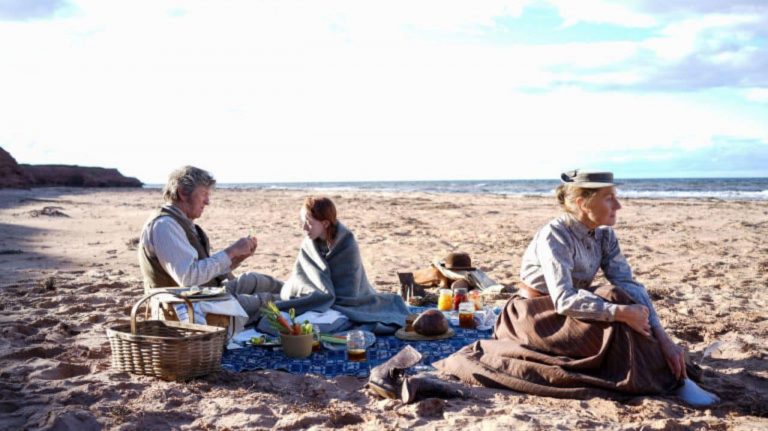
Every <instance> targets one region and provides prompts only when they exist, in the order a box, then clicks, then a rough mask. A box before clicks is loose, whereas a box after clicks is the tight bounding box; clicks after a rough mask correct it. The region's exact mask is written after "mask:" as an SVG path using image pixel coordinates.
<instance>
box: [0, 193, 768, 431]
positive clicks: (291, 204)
mask: <svg viewBox="0 0 768 431" xmlns="http://www.w3.org/2000/svg"><path fill="white" fill-rule="evenodd" d="M307 194H308V193H307V192H302V191H284V190H232V189H227V190H224V189H221V190H216V191H215V192H214V194H213V197H212V205H211V206H210V207H208V208H207V209H206V211H205V213H204V215H203V217H202V218H201V219H200V220H198V223H199V224H200V225H201V226H203V227H204V228H205V229H206V231H207V232H208V234H209V236H210V239H211V242H212V245H213V248H214V249H216V250H218V249H221V248H222V247H224V246H226V245H228V244H229V243H230V242H231V241H232V240H234V239H236V238H238V237H240V236H244V235H246V234H248V233H249V231H250V230H253V232H254V233H255V234H256V235H257V236H258V239H259V248H258V250H257V252H256V254H255V255H254V256H253V257H252V258H250V259H249V260H247V261H245V262H244V264H243V265H242V266H241V267H240V268H238V270H236V273H238V274H239V273H241V272H243V271H257V272H263V273H267V274H271V275H274V276H276V277H278V278H281V279H285V278H286V277H287V276H288V275H289V273H290V270H291V267H292V265H293V263H294V260H295V258H296V253H297V250H298V247H299V244H300V241H301V237H302V232H301V231H300V228H299V224H298V211H299V207H300V205H301V202H302V200H303V198H304V196H306V195H307ZM330 197H331V198H332V199H333V200H334V201H335V203H336V205H337V207H338V210H339V218H340V220H341V221H342V222H344V223H345V224H346V225H347V226H348V227H349V228H350V229H351V230H352V231H353V232H354V233H355V234H356V236H357V238H358V240H359V243H360V247H361V251H362V255H363V259H364V261H365V266H366V270H367V272H368V277H369V278H370V280H371V282H372V283H373V284H374V285H375V286H376V287H377V288H378V289H379V290H382V291H396V289H398V283H397V277H396V272H397V271H403V270H416V269H421V268H425V267H427V266H428V265H429V262H430V261H432V260H433V259H434V258H436V257H440V256H442V255H444V254H446V253H447V252H450V251H456V250H462V251H467V252H469V253H470V254H471V255H472V257H473V262H474V263H475V264H477V265H478V266H479V267H480V268H481V269H482V270H484V271H485V272H486V273H488V274H489V275H490V276H491V277H493V278H494V279H496V280H497V281H499V282H501V283H503V284H507V285H514V284H516V283H518V282H519V275H518V271H519V265H520V258H521V256H522V254H523V251H524V249H525V247H526V245H527V244H528V242H529V241H530V238H531V237H532V235H533V234H534V232H535V231H536V230H537V229H538V228H539V227H540V226H541V225H543V224H544V223H546V222H547V221H548V220H550V219H551V218H553V217H555V216H557V215H558V214H559V213H560V211H559V209H558V208H557V206H556V204H555V199H554V198H541V197H504V196H495V195H470V194H426V193H377V192H332V193H331V194H330ZM160 204H161V192H160V191H159V190H157V189H154V190H153V189H135V190H120V189H99V190H97V189H69V188H50V189H33V190H0V231H1V232H2V234H0V271H1V272H2V277H0V429H38V428H42V429H56V430H63V429H71V430H96V429H120V430H152V429H211V430H214V429H216V430H227V429H270V428H273V429H286V430H287V429H307V428H312V429H330V428H339V427H349V428H350V429H377V430H381V429H400V428H405V429H553V428H557V429H652V430H677V429H717V430H720V429H722V430H726V429H743V430H748V429H749V430H752V429H768V342H767V340H768V312H766V310H768V294H766V291H767V290H766V288H768V240H766V238H768V203H766V202H765V201H723V200H717V199H707V200H704V199H702V200H676V201H673V200H642V199H624V200H623V201H622V204H623V205H624V208H623V209H622V210H621V211H620V212H619V223H618V224H617V226H616V231H617V234H618V236H619V238H620V241H621V244H622V247H623V251H624V253H625V255H626V256H627V258H628V260H629V262H630V264H631V265H632V266H633V268H634V270H635V276H636V278H637V279H638V280H639V281H640V282H642V283H644V284H645V285H646V287H647V288H648V290H649V292H650V294H651V297H652V298H653V299H654V301H655V305H656V309H657V310H658V313H659V315H660V318H661V320H662V322H663V324H664V325H665V327H666V328H667V330H668V332H669V333H670V335H672V336H673V338H675V339H677V340H679V341H681V342H683V343H684V344H685V345H687V347H688V348H689V350H690V353H691V357H692V358H693V359H694V361H695V362H696V363H698V364H700V365H701V367H702V368H703V369H704V379H703V383H702V386H703V387H704V388H705V389H707V390H710V391H713V392H715V393H717V394H719V395H720V397H721V398H722V400H723V402H722V403H721V404H719V405H718V406H716V407H714V408H711V409H693V408H689V407H687V406H685V405H683V404H682V403H681V402H679V401H678V400H676V399H675V398H674V397H671V396H670V397H637V398H633V399H631V400H629V401H628V402H625V403H620V402H616V401H610V400H604V399H591V400H587V401H582V400H562V399H553V398H544V397H535V396H530V395H526V394H519V393H515V392H510V391H502V390H495V389H488V388H471V389H469V394H470V397H469V398H468V399H463V400H448V401H444V400H438V399H427V400H424V401H421V402H418V403H415V404H411V405H403V404H401V403H400V402H397V401H392V400H381V399H379V398H377V397H376V396H375V395H373V394H372V393H370V392H368V391H367V390H366V389H364V388H363V386H364V384H365V381H364V380H361V379H357V378H353V377H339V378H334V379H325V378H323V377H319V376H311V375H310V376H300V375H292V374H288V373H285V372H281V371H275V370H265V371H255V372H246V373H230V372H225V371H222V372H220V373H218V374H216V375H212V376H208V377H206V378H201V379H197V380H193V381H191V382H186V383H177V382H166V381H161V380H157V379H153V378H148V377H142V376H135V375H131V374H127V373H116V372H113V371H112V370H111V369H110V347H109V343H108V341H107V337H106V329H107V328H108V327H111V326H115V325H118V324H122V323H126V322H127V321H128V315H129V313H130V308H131V306H132V305H133V304H134V303H135V302H136V301H137V300H138V299H139V298H140V297H141V295H142V293H143V288H142V284H141V279H140V274H139V268H138V263H137V259H136V242H137V240H138V235H139V232H140V229H141V227H142V224H143V223H144V221H145V220H146V218H147V217H148V216H149V215H150V214H151V213H152V211H153V210H154V209H155V208H157V207H158V206H159V205H160ZM45 207H53V208H49V209H48V210H47V211H45V213H48V214H44V213H41V212H43V211H42V210H43V209H44V208H45ZM57 213H58V215H56V214H57ZM49 214H53V215H49Z"/></svg>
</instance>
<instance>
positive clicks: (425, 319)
mask: <svg viewBox="0 0 768 431" xmlns="http://www.w3.org/2000/svg"><path fill="white" fill-rule="evenodd" d="M413 330H414V331H416V333H417V334H421V335H426V336H433V335H442V334H445V333H446V332H448V319H446V318H445V316H444V315H443V313H441V312H440V311H438V310H427V311H425V312H423V313H421V314H420V315H419V317H417V318H416V320H414V321H413Z"/></svg>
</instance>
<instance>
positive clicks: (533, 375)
mask: <svg viewBox="0 0 768 431" xmlns="http://www.w3.org/2000/svg"><path fill="white" fill-rule="evenodd" d="M595 294H597V295H599V296H601V297H603V298H605V299H606V300H608V301H611V302H613V303H617V304H630V303H632V300H631V299H630V298H629V296H628V295H627V294H626V293H624V292H623V291H622V290H621V289H619V288H617V287H615V286H605V287H600V288H598V289H596V290H595ZM494 338H495V339H493V340H481V341H477V342H475V343H473V344H470V345H468V346H465V347H464V348H462V349H461V350H459V351H458V352H456V353H454V354H453V355H451V356H449V357H448V358H446V359H444V360H442V361H439V362H437V363H435V364H434V365H435V367H437V368H438V369H439V370H441V371H443V372H446V373H448V374H452V375H454V376H456V377H458V378H460V379H461V380H463V381H464V382H466V383H470V384H479V385H483V386H488V387H499V388H508V389H512V390H515V391H519V392H526V393H530V394H534V395H542V396H550V397H558V398H590V397H594V396H602V397H611V398H617V397H618V398H623V397H626V396H627V395H630V394H660V393H665V392H667V391H669V390H670V389H673V388H675V387H677V385H678V383H677V381H676V379H675V377H674V376H673V375H672V373H671V372H670V370H669V368H668V366H667V364H666V361H665V360H664V357H663V355H662V353H661V349H660V348H659V345H658V343H657V341H656V340H655V339H654V338H648V337H645V336H643V335H641V334H639V333H637V332H635V331H633V330H632V329H630V328H629V326H627V325H624V324H622V323H611V322H587V321H581V320H577V319H573V318H570V317H567V316H562V315H559V314H557V313H556V312H555V309H554V305H553V304H552V299H551V298H550V297H549V296H542V297H539V298H534V299H524V298H521V297H519V296H515V297H513V298H512V299H510V300H509V302H507V304H506V306H505V307H504V310H503V312H502V314H501V315H500V316H499V318H498V320H497V321H496V328H495V331H494Z"/></svg>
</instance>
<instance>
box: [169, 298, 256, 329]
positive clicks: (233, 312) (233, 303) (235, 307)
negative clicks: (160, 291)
mask: <svg viewBox="0 0 768 431" xmlns="http://www.w3.org/2000/svg"><path fill="white" fill-rule="evenodd" d="M157 298H158V301H161V302H167V301H178V298H175V297H173V296H171V295H158V296H157ZM192 306H193V308H194V310H195V311H194V313H195V323H198V324H201V325H205V324H207V323H208V322H207V321H206V320H205V315H206V314H221V315H223V316H232V317H233V318H234V326H233V327H232V328H231V329H232V330H233V332H235V333H237V332H239V331H242V329H243V327H244V326H245V324H246V323H247V322H248V313H246V312H245V310H243V307H242V306H240V303H239V302H237V300H236V299H235V298H231V297H230V298H228V299H227V300H225V301H198V302H193V303H192ZM173 309H174V310H175V311H176V316H177V317H178V318H179V321H180V322H188V321H189V314H188V312H187V304H186V303H184V302H173Z"/></svg>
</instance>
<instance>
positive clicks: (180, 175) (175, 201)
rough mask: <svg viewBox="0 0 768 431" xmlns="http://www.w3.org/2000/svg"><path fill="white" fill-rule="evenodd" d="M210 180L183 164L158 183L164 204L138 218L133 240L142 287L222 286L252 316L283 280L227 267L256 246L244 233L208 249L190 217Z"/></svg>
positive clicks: (204, 201)
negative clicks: (141, 222) (214, 250)
mask: <svg viewBox="0 0 768 431" xmlns="http://www.w3.org/2000/svg"><path fill="white" fill-rule="evenodd" d="M215 184H216V180H215V179H214V178H213V176H211V174H209V173H208V172H206V171H204V170H202V169H199V168H196V167H193V166H184V167H181V168H179V169H177V170H175V171H173V172H172V173H171V175H170V176H169V178H168V183H167V184H166V185H165V188H164V189H163V199H164V200H165V202H166V204H165V205H163V206H162V207H161V208H160V210H159V211H157V212H156V213H155V214H154V215H152V216H151V217H150V218H149V219H148V220H147V222H146V223H145V224H144V228H143V230H142V232H141V238H140V241H139V247H138V254H139V266H140V267H141V272H142V275H143V279H144V291H145V292H147V291H148V290H149V289H150V288H155V287H177V286H221V285H222V284H223V285H224V286H226V288H227V291H229V293H230V294H232V296H234V297H235V298H236V299H237V301H238V302H239V303H240V305H241V306H242V307H243V309H245V311H246V312H247V313H248V316H249V321H253V320H257V318H258V315H259V309H260V308H261V306H262V304H264V303H266V302H267V301H271V300H274V299H277V298H279V294H280V288H281V287H282V285H283V283H282V282H281V281H279V280H276V279H274V278H273V277H270V276H268V275H264V274H257V273H246V274H243V275H241V276H240V277H239V278H235V277H234V275H232V272H231V270H233V269H235V268H237V267H238V266H239V265H240V264H241V263H242V262H243V260H245V259H247V258H248V257H250V256H252V255H253V253H254V252H255V251H256V247H257V240H256V237H254V236H245V237H243V238H240V239H238V240H237V241H235V242H233V243H232V244H231V245H230V246H229V247H227V248H225V249H224V250H222V251H219V252H217V253H214V254H213V255H211V249H210V243H209V241H208V236H207V235H206V234H205V232H203V229H202V228H201V227H200V226H198V225H196V224H194V220H195V219H197V218H199V217H200V216H201V215H202V214H203V210H204V209H205V207H206V206H207V205H208V204H209V203H210V200H209V196H210V192H211V189H212V188H213V186H214V185H215Z"/></svg>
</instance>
